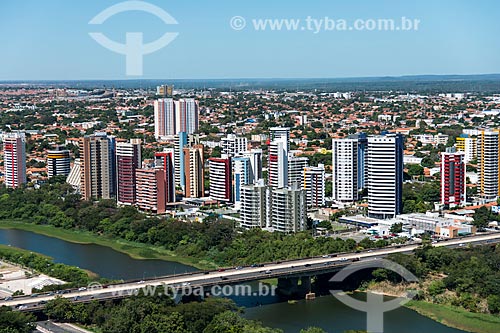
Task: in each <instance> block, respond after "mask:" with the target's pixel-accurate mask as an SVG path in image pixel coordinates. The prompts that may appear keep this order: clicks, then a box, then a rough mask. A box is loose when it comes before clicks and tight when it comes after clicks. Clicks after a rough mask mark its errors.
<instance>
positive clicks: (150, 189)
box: [135, 168, 166, 214]
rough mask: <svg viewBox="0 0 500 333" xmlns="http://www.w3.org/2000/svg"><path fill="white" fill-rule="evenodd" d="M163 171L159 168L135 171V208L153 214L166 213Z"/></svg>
mask: <svg viewBox="0 0 500 333" xmlns="http://www.w3.org/2000/svg"><path fill="white" fill-rule="evenodd" d="M164 173H165V171H163V169H161V168H152V169H137V170H136V203H135V204H136V206H137V208H138V209H140V210H143V211H146V212H151V213H155V214H163V213H165V211H166V191H165V174H164Z"/></svg>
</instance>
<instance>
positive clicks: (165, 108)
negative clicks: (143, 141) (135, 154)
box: [154, 98, 177, 140]
mask: <svg viewBox="0 0 500 333" xmlns="http://www.w3.org/2000/svg"><path fill="white" fill-rule="evenodd" d="M154 119H155V138H156V139H157V140H158V139H161V138H164V137H167V136H172V135H175V134H177V129H176V124H177V122H176V119H177V118H176V109H175V103H174V100H173V99H172V98H161V99H158V100H156V101H155V102H154Z"/></svg>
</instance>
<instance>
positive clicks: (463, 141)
mask: <svg viewBox="0 0 500 333" xmlns="http://www.w3.org/2000/svg"><path fill="white" fill-rule="evenodd" d="M477 141H478V140H477V138H469V137H462V136H460V137H458V138H457V139H456V143H455V147H456V148H457V151H461V152H463V153H464V157H465V163H469V162H470V161H472V160H473V159H475V158H476V157H477V153H478V152H477V150H478V149H477V146H478V142H477Z"/></svg>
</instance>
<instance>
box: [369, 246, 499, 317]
mask: <svg viewBox="0 0 500 333" xmlns="http://www.w3.org/2000/svg"><path fill="white" fill-rule="evenodd" d="M390 259H392V260H394V261H396V262H398V263H400V264H401V265H403V266H405V267H406V268H408V269H409V270H410V271H412V272H413V273H414V274H415V275H416V276H417V277H418V278H419V279H421V281H423V282H422V283H421V287H422V288H423V290H422V292H421V294H420V295H419V297H420V298H421V299H425V300H427V301H430V302H433V303H438V304H448V305H455V306H460V307H463V308H465V309H466V310H468V311H472V312H489V313H493V314H498V313H500V269H499V268H500V247H499V246H479V247H473V248H465V249H449V248H444V247H437V248H435V247H430V246H429V247H424V248H421V249H418V250H416V251H415V255H404V254H397V255H392V256H391V257H390ZM381 273H382V274H381ZM374 274H375V276H378V278H379V279H380V280H384V279H386V278H387V277H389V278H391V279H393V280H397V277H395V276H394V274H392V273H388V272H386V273H383V272H381V271H380V270H379V271H378V272H375V273H374Z"/></svg>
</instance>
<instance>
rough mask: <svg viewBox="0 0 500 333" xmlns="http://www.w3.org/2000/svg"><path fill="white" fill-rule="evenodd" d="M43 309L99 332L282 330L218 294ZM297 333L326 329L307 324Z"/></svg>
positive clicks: (59, 302)
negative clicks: (178, 300) (266, 324)
mask: <svg viewBox="0 0 500 333" xmlns="http://www.w3.org/2000/svg"><path fill="white" fill-rule="evenodd" d="M158 291H159V292H160V293H161V292H163V291H162V290H158ZM44 312H45V314H46V315H47V316H48V317H49V318H51V319H52V320H56V321H65V322H75V323H79V324H83V325H86V326H88V327H93V328H96V329H97V331H99V332H102V333H284V332H283V331H282V330H280V329H273V328H269V327H264V326H262V324H261V323H259V322H256V321H253V320H248V319H245V318H243V317H242V316H241V315H240V314H241V312H242V310H241V309H240V308H238V307H237V306H236V305H235V304H234V302H233V301H231V300H228V299H221V298H208V299H206V300H204V301H202V302H189V303H178V304H175V303H174V302H173V301H172V300H171V299H170V298H169V297H164V296H149V297H145V296H143V295H139V296H134V297H131V298H128V299H124V300H121V301H117V302H111V301H108V302H106V303H98V302H97V301H95V302H93V303H89V304H83V303H80V304H75V303H73V302H71V301H70V300H68V299H63V298H57V299H55V300H52V301H49V302H48V303H47V305H46V307H45V310H44ZM0 332H1V331H0ZM300 333H326V332H325V331H324V330H323V329H320V328H317V327H310V328H306V329H303V330H301V331H300ZM345 333H365V331H346V332H345Z"/></svg>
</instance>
